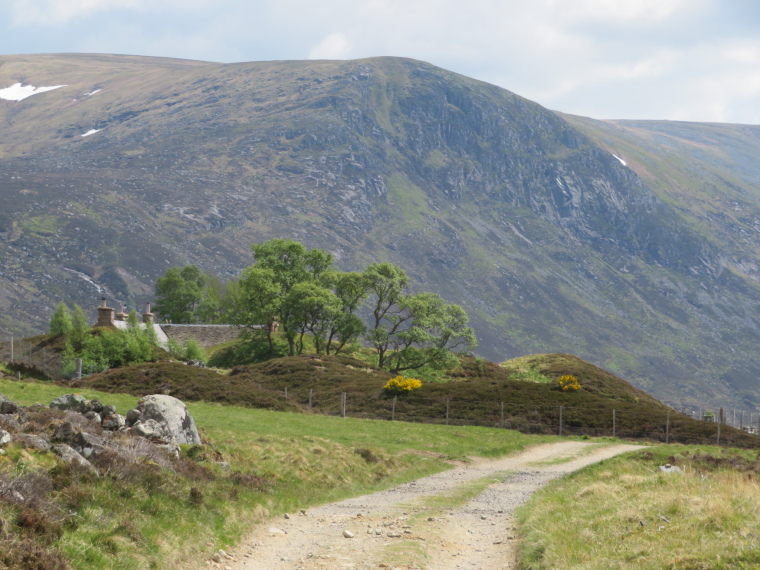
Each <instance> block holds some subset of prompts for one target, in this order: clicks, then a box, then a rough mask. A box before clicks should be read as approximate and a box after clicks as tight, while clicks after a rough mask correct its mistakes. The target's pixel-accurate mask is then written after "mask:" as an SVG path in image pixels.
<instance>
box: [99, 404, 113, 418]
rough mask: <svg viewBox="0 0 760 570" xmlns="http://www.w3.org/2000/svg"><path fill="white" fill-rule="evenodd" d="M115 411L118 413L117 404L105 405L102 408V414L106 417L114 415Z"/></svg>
mask: <svg viewBox="0 0 760 570" xmlns="http://www.w3.org/2000/svg"><path fill="white" fill-rule="evenodd" d="M115 413H116V406H111V405H108V406H105V407H104V408H103V409H102V410H101V412H100V415H101V416H103V417H104V418H107V417H108V416H112V415H114V414H115Z"/></svg>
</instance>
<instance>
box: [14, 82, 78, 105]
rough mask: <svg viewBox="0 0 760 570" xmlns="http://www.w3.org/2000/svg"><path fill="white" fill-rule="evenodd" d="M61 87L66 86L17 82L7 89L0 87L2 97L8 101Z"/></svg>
mask: <svg viewBox="0 0 760 570" xmlns="http://www.w3.org/2000/svg"><path fill="white" fill-rule="evenodd" d="M59 87H66V86H65V85H54V86H53V87H35V86H34V85H21V83H15V84H14V85H11V86H10V87H6V88H5V89H0V99H5V100H6V101H21V100H23V99H26V98H27V97H31V96H32V95H37V94H38V93H44V92H45V91H52V90H53V89H58V88H59Z"/></svg>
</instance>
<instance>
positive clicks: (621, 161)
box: [612, 154, 628, 166]
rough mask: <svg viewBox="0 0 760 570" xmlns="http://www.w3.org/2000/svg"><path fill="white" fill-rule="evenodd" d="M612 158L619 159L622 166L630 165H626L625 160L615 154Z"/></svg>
mask: <svg viewBox="0 0 760 570" xmlns="http://www.w3.org/2000/svg"><path fill="white" fill-rule="evenodd" d="M612 156H614V157H615V158H617V159H618V160H619V161H620V164H622V165H623V166H628V165H627V164H626V163H625V160H623V159H622V158H620V157H619V156H618V155H616V154H613V155H612Z"/></svg>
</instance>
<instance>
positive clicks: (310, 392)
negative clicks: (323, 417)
mask: <svg viewBox="0 0 760 570" xmlns="http://www.w3.org/2000/svg"><path fill="white" fill-rule="evenodd" d="M312 392H313V390H312V389H311V388H309V409H311V394H312Z"/></svg>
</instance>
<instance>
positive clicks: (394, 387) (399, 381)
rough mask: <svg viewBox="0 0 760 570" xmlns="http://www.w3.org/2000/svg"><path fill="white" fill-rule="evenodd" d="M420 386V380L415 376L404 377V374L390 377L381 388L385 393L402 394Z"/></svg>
mask: <svg viewBox="0 0 760 570" xmlns="http://www.w3.org/2000/svg"><path fill="white" fill-rule="evenodd" d="M421 387H422V382H421V381H420V380H417V379H416V378H406V377H405V376H400V375H399V376H396V377H395V378H391V379H390V380H388V381H387V382H386V383H385V386H383V390H384V391H385V392H386V393H387V394H391V395H393V396H399V395H402V394H408V393H409V392H411V391H412V390H417V389H419V388H421Z"/></svg>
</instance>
